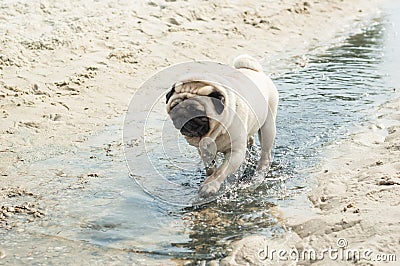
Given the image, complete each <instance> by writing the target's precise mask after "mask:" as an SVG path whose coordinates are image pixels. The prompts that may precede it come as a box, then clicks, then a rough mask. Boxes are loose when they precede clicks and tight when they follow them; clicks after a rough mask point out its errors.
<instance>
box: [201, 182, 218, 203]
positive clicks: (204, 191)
mask: <svg viewBox="0 0 400 266" xmlns="http://www.w3.org/2000/svg"><path fill="white" fill-rule="evenodd" d="M220 187H221V184H220V183H218V182H216V181H212V182H210V183H207V184H203V185H202V186H201V187H200V189H199V197H200V198H203V199H205V198H209V197H212V196H216V195H217V193H218V191H219V188H220Z"/></svg>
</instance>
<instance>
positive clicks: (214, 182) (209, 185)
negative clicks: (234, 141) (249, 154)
mask: <svg viewBox="0 0 400 266" xmlns="http://www.w3.org/2000/svg"><path fill="white" fill-rule="evenodd" d="M244 143H246V142H244ZM245 156H246V146H244V147H240V148H238V149H234V150H232V151H230V152H227V153H226V154H225V160H224V162H223V163H222V165H221V166H220V167H218V168H217V169H216V170H215V172H214V173H213V174H212V175H210V176H209V177H207V179H206V180H205V181H204V183H203V185H202V186H201V187H200V190H199V196H200V197H201V198H207V197H209V196H212V195H215V194H216V193H217V192H218V190H219V189H220V187H221V185H222V183H223V182H224V181H225V179H226V178H227V177H228V176H229V175H230V174H232V173H233V172H235V171H236V170H237V169H238V168H239V166H240V165H241V164H242V163H243V161H244V159H245Z"/></svg>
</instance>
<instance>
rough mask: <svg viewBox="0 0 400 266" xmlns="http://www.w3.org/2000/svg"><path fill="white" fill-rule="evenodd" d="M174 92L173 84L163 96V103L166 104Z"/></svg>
mask: <svg viewBox="0 0 400 266" xmlns="http://www.w3.org/2000/svg"><path fill="white" fill-rule="evenodd" d="M174 92H175V84H174V85H172V88H171V90H170V91H169V92H168V93H167V95H166V96H165V98H166V101H165V103H168V101H169V98H171V96H172V95H173V94H174Z"/></svg>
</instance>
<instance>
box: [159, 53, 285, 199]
mask: <svg viewBox="0 0 400 266" xmlns="http://www.w3.org/2000/svg"><path fill="white" fill-rule="evenodd" d="M233 66H234V68H232V71H231V72H229V71H228V72H226V73H223V74H221V73H213V72H212V69H210V72H209V73H190V74H188V75H186V76H183V77H182V78H181V79H179V80H178V81H177V82H176V83H175V84H173V86H172V87H171V88H170V90H169V91H168V92H167V94H166V109H167V112H168V114H169V116H170V118H171V119H172V122H173V124H174V126H175V128H177V129H178V130H179V131H180V133H181V134H182V135H183V136H184V137H185V139H186V141H187V142H188V143H189V144H190V145H192V146H195V147H197V149H198V152H199V155H200V157H201V159H202V161H203V163H204V166H205V168H206V175H207V178H206V179H205V180H204V182H203V184H202V185H201V186H200V188H199V195H198V196H199V197H200V198H208V197H210V196H213V195H216V194H217V193H218V191H219V189H220V187H221V185H222V183H223V182H224V180H225V179H226V178H227V177H228V176H229V175H231V174H232V173H234V172H235V171H236V170H237V169H238V168H239V167H240V165H241V164H242V163H243V161H244V160H245V156H246V149H247V146H248V144H249V143H250V144H251V143H252V141H253V139H254V135H255V134H256V133H258V137H259V140H260V146H261V155H260V158H259V161H258V164H257V168H256V171H257V172H264V171H265V170H268V169H269V165H270V162H271V152H272V148H273V144H274V139H275V135H276V126H275V121H276V113H277V107H278V100H279V96H278V91H277V89H276V87H275V85H274V84H273V82H272V81H271V79H270V78H269V77H268V76H267V75H266V74H265V73H264V72H263V69H262V66H261V65H260V63H259V62H258V61H257V60H256V59H254V58H253V57H251V56H249V55H241V56H238V57H236V58H235V60H234V62H233ZM217 152H221V153H223V155H224V160H223V162H222V163H221V164H220V165H219V166H218V167H216V163H215V156H216V154H217ZM257 172H256V173H257Z"/></svg>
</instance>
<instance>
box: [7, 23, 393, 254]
mask: <svg viewBox="0 0 400 266" xmlns="http://www.w3.org/2000/svg"><path fill="white" fill-rule="evenodd" d="M388 25H389V24H388V22H387V21H386V20H385V19H380V20H376V21H374V22H373V23H372V24H371V26H370V27H368V28H366V29H365V30H364V31H363V32H361V33H359V34H356V35H354V36H351V37H349V38H348V39H346V40H345V41H344V42H343V43H341V44H339V45H338V46H336V47H333V48H331V49H329V50H327V51H325V52H324V53H323V54H319V55H317V56H313V57H311V58H310V62H309V64H308V65H307V66H306V67H305V68H303V69H299V70H298V71H294V72H288V73H284V74H281V75H275V77H274V81H275V83H276V85H277V87H278V90H279V92H280V106H279V112H278V118H277V125H278V133H277V139H276V146H275V151H274V162H273V167H272V171H271V172H270V173H269V178H270V179H268V181H267V182H266V183H265V184H263V185H262V186H261V187H259V188H258V189H257V190H256V191H255V192H249V191H246V190H239V191H232V192H230V193H227V194H226V195H225V196H224V197H222V198H221V199H219V200H217V201H216V202H213V203H209V204H206V205H203V206H201V207H186V208H183V207H180V206H176V205H171V204H168V203H165V202H160V201H158V200H156V199H154V198H152V197H151V196H149V195H148V194H146V193H145V192H143V191H142V190H141V188H140V187H139V186H138V185H137V184H136V183H135V182H134V181H133V180H132V179H131V178H130V177H129V176H128V174H127V168H126V165H125V161H124V156H123V154H122V146H121V145H122V144H121V141H120V140H119V139H117V137H118V136H120V135H121V131H122V130H121V128H120V124H121V121H120V120H117V121H114V123H113V124H114V126H110V127H109V128H108V129H107V130H105V131H104V132H101V133H100V134H98V135H97V136H94V137H92V138H91V139H90V140H89V142H88V145H85V148H83V149H80V150H79V152H77V153H76V154H75V155H76V157H75V158H71V156H68V157H64V156H62V157H55V158H52V159H49V160H46V161H42V162H40V163H38V164H35V165H33V166H32V167H31V171H32V174H33V175H34V174H35V173H37V174H40V173H42V170H43V169H47V170H49V169H50V170H52V169H54V171H58V172H59V174H58V177H57V178H49V180H48V181H47V182H46V183H45V184H38V185H43V186H45V187H47V188H48V189H49V191H52V190H54V189H55V188H57V189H56V190H54V191H56V192H54V193H49V194H48V195H46V196H45V199H44V201H45V202H46V203H47V204H48V206H51V207H50V208H53V209H56V210H57V211H50V212H48V213H49V215H47V216H46V217H45V218H44V219H43V220H41V221H40V222H36V223H32V224H30V230H31V231H33V232H37V233H41V234H45V235H52V236H57V237H61V238H65V239H71V240H79V241H85V242H87V243H92V244H95V245H100V246H104V247H107V248H114V249H118V250H123V251H126V252H137V253H146V254H149V256H166V257H169V258H190V259H194V260H198V259H212V258H216V257H222V256H224V255H225V253H226V247H227V245H228V244H229V243H231V242H232V241H233V240H235V239H240V238H242V237H243V236H246V235H250V234H253V233H258V234H263V235H265V236H267V237H272V236H274V235H277V234H279V233H281V232H282V231H283V230H284V229H283V228H281V227H280V226H279V225H278V224H277V219H278V218H277V217H276V216H274V212H273V209H274V207H275V206H293V205H296V206H307V205H308V202H307V201H306V199H305V198H304V197H303V200H300V201H298V200H294V196H296V195H305V194H306V192H307V190H308V189H309V188H310V183H312V182H314V181H313V180H311V179H310V177H309V176H308V175H307V171H305V170H304V169H307V168H309V167H311V166H313V165H315V163H316V162H317V161H318V156H319V152H320V151H321V149H322V147H323V146H324V145H326V144H329V143H331V142H332V141H335V140H337V139H339V138H341V137H343V136H345V135H346V132H347V131H348V129H349V128H351V127H352V126H353V125H355V124H358V123H360V122H361V121H364V120H365V119H366V116H365V112H363V111H365V110H368V109H370V108H372V107H373V106H376V105H377V104H379V103H381V102H382V101H384V100H385V99H388V97H390V95H391V92H392V88H391V87H390V86H388V83H387V82H388V81H387V75H386V74H385V73H387V72H385V68H384V67H383V66H384V64H383V58H384V52H385V51H386V50H385V49H387V47H385V44H386V42H385V40H387V36H388V35H387V28H390V27H389V26H388ZM392 30H393V29H392ZM158 146H159V145H158V143H157V141H155V140H154V145H153V148H154V150H153V151H154V152H150V154H152V156H154V158H155V160H156V161H158V163H159V164H158V166H160V167H161V168H162V169H161V170H162V171H167V172H168V171H169V172H168V173H170V176H171V177H172V178H174V179H175V180H178V181H181V182H182V183H184V182H187V180H189V181H190V182H192V183H191V184H189V185H188V187H195V186H196V183H198V182H200V181H201V179H202V178H204V172H203V171H202V169H201V164H200V163H199V161H198V159H197V153H196V152H195V151H194V150H193V149H191V148H190V147H188V146H185V144H184V143H183V142H179V145H178V147H177V149H185V153H186V154H187V155H188V156H187V158H185V160H186V161H187V164H188V165H186V166H184V167H180V168H177V169H175V168H174V167H173V166H172V167H171V166H170V163H169V162H164V161H163V158H162V157H159V156H158V155H159V154H158V153H157V147H158ZM254 154H257V148H255V150H254V152H252V153H251V154H250V157H251V158H252V156H254ZM170 156H171V158H172V159H173V160H174V162H177V163H180V164H185V162H186V161H185V160H184V159H183V158H181V157H179V156H176V157H175V158H174V154H173V153H172V154H170ZM138 163H139V164H140V160H139V161H138ZM188 166H190V167H192V166H196V167H192V168H191V169H190V167H188ZM188 168H189V169H190V170H185V169H188ZM60 169H61V170H60ZM63 169H64V170H63ZM88 174H89V175H90V174H91V177H90V178H89V180H88V179H87V178H80V177H79V176H87V175H88ZM71 190H76V193H71ZM166 193H170V192H166ZM4 241H6V242H7V241H12V239H4Z"/></svg>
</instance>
